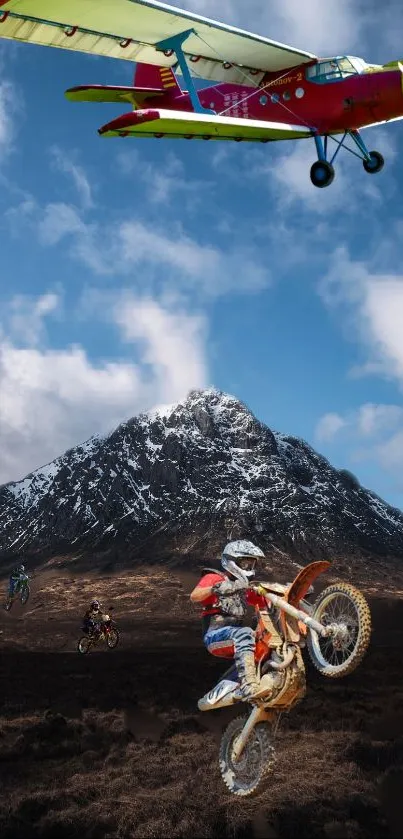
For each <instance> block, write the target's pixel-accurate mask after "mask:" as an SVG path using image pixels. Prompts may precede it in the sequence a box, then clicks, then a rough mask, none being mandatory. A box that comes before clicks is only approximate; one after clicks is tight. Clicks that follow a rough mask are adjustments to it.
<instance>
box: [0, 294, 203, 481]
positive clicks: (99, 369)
mask: <svg viewBox="0 0 403 839" xmlns="http://www.w3.org/2000/svg"><path fill="white" fill-rule="evenodd" d="M53 303H54V301H53V300H52V299H51V296H50V295H44V296H43V297H42V298H40V299H39V300H38V301H37V302H36V328H37V333H38V332H40V331H41V330H40V329H39V326H38V323H39V320H40V317H41V316H42V317H44V316H45V314H46V313H48V312H49V311H50V310H51V309H52V304H53ZM114 317H115V321H116V324H117V326H118V327H119V330H120V337H121V341H122V342H123V343H124V342H126V343H127V342H130V343H132V344H135V345H136V346H135V347H133V350H134V349H136V362H135V363H134V362H132V361H130V360H129V361H127V360H118V361H116V360H108V359H105V360H100V361H98V362H97V363H94V362H92V361H91V359H90V358H89V357H88V355H87V353H86V351H85V349H84V348H83V347H82V346H69V347H66V348H65V349H61V350H54V349H46V348H44V347H43V346H35V347H29V348H21V346H19V345H18V344H17V343H16V342H14V343H13V341H12V340H11V339H10V337H8V336H7V335H6V334H5V333H4V331H3V333H2V334H1V333H0V392H1V395H2V396H1V401H0V449H1V451H2V460H1V464H0V481H1V482H6V481H8V480H16V479H18V478H21V477H23V476H24V475H25V474H27V473H28V472H29V471H31V470H33V469H35V468H36V467H38V466H40V465H42V464H43V463H46V462H48V461H49V460H52V459H53V458H55V457H57V456H58V455H60V454H62V453H63V451H65V450H66V449H67V448H69V447H71V446H74V445H76V444H77V443H79V442H80V441H83V440H85V439H87V438H88V437H90V436H91V435H92V434H94V433H103V432H107V431H109V430H111V429H112V428H114V427H115V426H116V425H117V424H118V423H119V422H121V421H122V420H124V419H126V418H128V417H131V416H133V415H135V414H137V413H138V412H140V411H144V410H147V409H150V408H152V407H153V406H154V405H157V404H160V403H161V402H175V401H177V400H180V399H182V398H183V397H184V396H185V395H186V394H187V392H188V391H189V390H190V389H191V388H193V387H203V386H204V385H205V384H206V381H207V369H206V359H205V346H204V338H205V335H204V320H203V318H202V317H201V316H200V315H194V314H192V313H189V312H186V311H184V310H183V311H180V310H179V311H178V310H174V311H171V310H170V309H169V308H168V307H167V306H164V305H162V304H161V303H159V302H158V301H156V300H151V299H137V298H136V297H135V296H134V295H132V296H130V297H128V298H127V299H126V308H123V307H122V306H120V307H119V306H116V308H115V311H114ZM33 337H34V338H37V337H38V334H36V335H33Z"/></svg>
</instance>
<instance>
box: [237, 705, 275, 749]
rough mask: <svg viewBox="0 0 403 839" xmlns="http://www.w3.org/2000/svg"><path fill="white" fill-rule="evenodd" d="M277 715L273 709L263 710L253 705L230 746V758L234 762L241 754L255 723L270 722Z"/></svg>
mask: <svg viewBox="0 0 403 839" xmlns="http://www.w3.org/2000/svg"><path fill="white" fill-rule="evenodd" d="M276 716H277V715H276V714H275V713H274V711H265V709H264V708H259V707H255V708H253V710H252V711H251V713H250V714H249V717H248V719H247V720H246V723H245V725H244V727H243V729H242V731H241V733H240V735H239V737H237V739H236V740H235V743H234V745H233V747H232V760H233V761H234V762H236V761H237V760H239V758H240V757H241V754H242V752H243V750H244V748H245V746H246V743H247V742H248V739H249V736H250V734H251V732H252V731H253V729H254V727H255V725H257V724H258V723H259V722H271V721H272V720H273V719H274V718H275V717H276Z"/></svg>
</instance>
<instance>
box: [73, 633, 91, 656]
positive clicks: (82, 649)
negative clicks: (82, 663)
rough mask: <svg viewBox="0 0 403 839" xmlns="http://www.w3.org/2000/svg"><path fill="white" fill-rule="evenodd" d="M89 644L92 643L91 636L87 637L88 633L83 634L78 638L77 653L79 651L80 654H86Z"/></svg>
mask: <svg viewBox="0 0 403 839" xmlns="http://www.w3.org/2000/svg"><path fill="white" fill-rule="evenodd" d="M91 645H92V640H91V638H88V635H83V637H82V638H80V640H79V642H78V644H77V650H78V652H79V653H81V655H86V653H88V650H89V649H90V647H91Z"/></svg>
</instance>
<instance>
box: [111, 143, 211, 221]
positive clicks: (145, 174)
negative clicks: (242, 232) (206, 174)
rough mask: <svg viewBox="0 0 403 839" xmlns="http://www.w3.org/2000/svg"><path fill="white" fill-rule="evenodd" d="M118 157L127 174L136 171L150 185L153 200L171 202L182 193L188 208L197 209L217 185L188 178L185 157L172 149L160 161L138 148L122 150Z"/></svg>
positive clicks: (156, 202) (149, 198) (138, 178)
mask: <svg viewBox="0 0 403 839" xmlns="http://www.w3.org/2000/svg"><path fill="white" fill-rule="evenodd" d="M116 160H117V165H118V168H119V169H120V170H121V172H122V173H123V174H124V175H135V177H136V179H137V180H141V182H142V183H144V184H145V185H146V193H147V200H148V201H149V202H150V204H157V205H159V206H161V204H162V205H167V204H169V203H170V202H171V201H172V199H173V198H174V197H175V196H177V195H178V194H179V195H180V196H181V199H185V200H186V208H187V209H189V208H190V207H192V209H193V210H194V209H195V208H196V207H197V206H199V204H200V203H201V202H202V201H203V199H204V198H205V193H206V191H207V192H209V193H210V194H211V190H212V189H213V184H212V183H211V182H209V181H206V180H195V179H193V178H187V177H186V172H185V166H184V164H183V161H182V160H181V159H180V157H177V155H175V154H173V153H172V152H170V153H169V154H167V155H166V157H165V159H161V160H160V161H159V162H158V164H156V165H155V164H153V163H151V162H150V161H149V160H146V159H145V158H144V157H143V156H141V155H140V153H139V151H138V150H137V149H133V150H131V151H123V152H119V154H118V155H117V158H116Z"/></svg>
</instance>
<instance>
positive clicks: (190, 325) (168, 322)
mask: <svg viewBox="0 0 403 839" xmlns="http://www.w3.org/2000/svg"><path fill="white" fill-rule="evenodd" d="M114 317H115V320H116V322H117V323H118V324H119V326H120V327H121V329H122V334H123V337H124V339H125V340H126V341H128V342H133V343H138V342H139V341H140V342H141V343H142V344H143V346H144V352H143V362H144V363H145V364H149V365H150V366H151V368H152V369H153V370H154V371H155V376H156V379H157V382H158V388H159V392H160V398H161V399H162V400H163V401H164V400H167V401H169V400H171V398H172V394H173V393H185V392H186V390H187V389H188V388H189V386H190V385H189V382H198V383H199V385H205V384H206V367H205V360H204V354H203V352H202V350H201V348H202V346H203V343H204V340H203V339H204V330H205V320H204V318H203V317H202V316H200V315H199V316H196V315H193V316H192V317H190V316H189V315H188V314H186V313H185V312H181V311H174V312H172V311H167V310H166V309H163V308H162V307H161V306H160V305H159V304H158V303H157V302H156V300H152V299H147V298H145V299H140V300H137V299H136V298H134V297H133V295H128V296H127V297H125V298H124V299H122V300H121V301H119V303H118V304H117V305H116V307H115V310H114ZM184 353H186V356H185V355H184ZM185 360H186V363H184V362H185Z"/></svg>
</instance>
